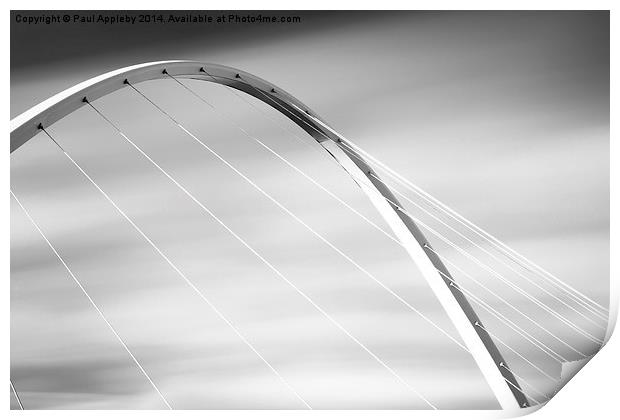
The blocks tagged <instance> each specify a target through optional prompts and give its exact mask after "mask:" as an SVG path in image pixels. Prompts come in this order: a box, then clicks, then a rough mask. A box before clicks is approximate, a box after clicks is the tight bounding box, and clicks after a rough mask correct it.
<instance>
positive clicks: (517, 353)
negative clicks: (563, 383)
mask: <svg viewBox="0 0 620 420" xmlns="http://www.w3.org/2000/svg"><path fill="white" fill-rule="evenodd" d="M476 326H477V327H478V328H480V329H482V330H484V331H486V333H487V334H489V335H490V336H492V337H493V338H495V339H496V340H497V341H498V342H500V343H501V344H502V345H503V346H505V347H506V348H507V349H509V350H511V351H512V352H513V353H514V354H516V355H517V356H519V357H520V358H521V359H523V360H525V361H526V362H527V363H529V364H530V365H531V366H533V367H534V368H536V369H538V368H537V367H536V365H534V364H532V362H530V361H529V360H528V359H527V358H526V357H524V356H523V355H522V354H521V353H519V352H518V351H516V350H515V349H513V348H512V347H510V346H509V345H508V344H506V343H505V342H503V341H502V340H500V339H499V338H498V337H497V336H495V335H494V334H491V333H490V332H489V330H487V329H486V328H485V327H483V326H482V325H480V324H477V325H476ZM500 367H501V368H504V369H506V370H507V371H508V372H510V373H512V374H513V375H514V376H515V378H517V379H519V381H521V382H523V383H524V384H526V385H527V386H529V387H530V388H532V389H533V390H534V391H536V392H537V393H538V394H540V395H542V396H543V397H545V398H547V399H548V398H549V397H548V395H547V394H545V393H544V392H541V391H540V390H538V389H537V388H536V387H534V386H533V385H532V384H530V383H529V382H528V381H526V380H525V379H523V377H522V376H519V375H517V374H516V373H514V371H513V370H512V369H510V368H509V367H508V366H506V365H505V364H504V363H503V362H502V363H500ZM538 370H539V372H541V373H542V374H543V375H545V376H547V377H548V378H549V379H551V380H552V381H553V382H554V383H557V382H558V380H559V378H552V377H551V376H549V375H547V374H546V373H545V372H543V371H542V370H540V369H538Z"/></svg>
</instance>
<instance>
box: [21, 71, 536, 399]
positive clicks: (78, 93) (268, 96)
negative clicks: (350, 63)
mask: <svg viewBox="0 0 620 420" xmlns="http://www.w3.org/2000/svg"><path fill="white" fill-rule="evenodd" d="M165 78H171V79H174V80H177V81H178V80H179V79H197V80H202V81H207V82H212V83H217V84H221V85H226V86H229V87H231V88H233V89H237V90H239V91H242V92H244V93H246V94H249V95H251V96H253V97H255V98H256V99H258V100H260V101H262V102H264V103H265V104H267V105H269V106H271V107H273V108H274V109H276V110H277V111H278V112H280V113H282V114H283V115H284V116H286V117H287V118H289V119H290V120H291V121H293V122H294V123H295V124H296V125H298V126H299V127H300V128H301V129H303V130H304V131H305V132H306V133H308V134H309V135H310V136H311V137H312V138H314V139H315V140H316V141H317V142H318V143H319V144H320V145H321V146H322V147H323V148H324V149H325V151H327V152H328V154H329V155H330V156H331V157H332V158H333V159H335V160H336V161H337V162H338V163H339V164H340V165H341V166H342V167H343V169H344V170H345V171H346V172H347V173H348V174H349V175H351V177H353V179H354V180H355V181H356V183H357V184H358V185H359V186H360V188H361V189H362V190H363V191H364V193H365V194H366V195H367V196H368V198H369V199H370V201H371V202H372V204H373V205H374V207H375V208H376V209H377V210H378V211H379V213H380V214H381V216H382V217H383V219H384V220H385V221H386V222H387V224H388V225H389V226H390V228H391V229H392V231H393V233H394V234H395V235H396V237H397V239H398V241H399V242H400V243H401V244H402V245H403V247H404V248H405V250H406V251H407V253H408V254H409V256H410V257H411V258H412V259H413V260H414V262H415V264H416V265H417V267H418V268H419V270H420V271H421V273H422V275H423V277H424V279H425V280H426V282H427V283H428V285H429V286H430V288H431V289H432V291H433V292H434V294H435V295H436V296H437V298H438V300H439V302H440V303H441V305H442V307H443V308H444V310H445V311H446V313H447V314H448V316H449V318H450V320H451V321H452V323H453V324H454V325H455V327H456V329H457V331H458V332H459V333H460V335H461V337H462V339H463V341H464V343H465V345H466V346H467V349H468V350H469V352H470V353H471V355H472V356H473V358H474V360H475V361H476V363H477V365H478V367H479V368H480V370H481V372H482V374H483V376H484V377H485V379H486V381H487V382H488V384H489V386H490V388H491V389H492V391H493V392H494V394H495V397H496V398H497V401H498V402H499V404H500V405H501V407H502V408H504V409H515V408H523V407H529V405H530V403H529V401H528V398H527V397H526V395H525V394H524V393H523V391H522V389H521V387H520V385H519V383H518V381H517V378H515V376H514V375H513V373H512V371H511V370H510V369H509V368H508V365H507V362H506V361H505V359H504V358H503V356H502V354H501V352H500V351H499V349H498V347H497V346H496V344H495V342H494V341H493V338H492V337H491V336H490V335H489V333H488V332H487V330H486V329H485V328H484V326H483V324H482V321H481V320H480V318H479V317H478V315H477V314H476V312H475V311H474V309H473V307H472V306H471V305H470V303H469V301H468V299H467V298H466V296H465V294H464V293H463V292H462V291H461V289H460V288H459V286H458V285H457V284H456V283H455V281H454V280H453V278H452V276H451V275H450V273H449V271H448V269H447V268H446V266H445V265H444V264H443V262H442V260H441V258H440V257H439V255H438V254H437V253H436V252H434V251H433V248H432V246H431V244H430V243H429V241H428V240H427V238H426V237H425V236H424V234H423V233H422V231H421V230H420V229H419V228H418V226H417V225H416V224H415V222H414V221H413V220H412V219H411V218H410V217H407V215H406V214H405V213H403V212H402V211H400V210H401V209H402V206H401V204H400V203H399V201H398V199H397V198H396V196H395V195H394V194H393V193H392V191H391V190H390V188H389V187H388V186H387V185H386V184H385V183H384V182H382V181H381V179H380V178H379V177H378V175H377V173H376V172H375V171H374V170H373V168H372V167H371V165H370V164H369V163H368V162H367V161H366V160H365V159H364V157H363V156H362V155H361V154H360V153H358V152H357V151H356V149H355V147H353V146H352V144H351V143H349V141H348V140H347V139H346V138H345V137H344V136H342V135H341V134H340V133H338V132H337V131H335V130H334V129H333V128H331V127H330V126H329V125H328V124H327V123H326V122H325V121H324V120H323V119H322V118H320V117H319V116H318V115H317V114H316V113H315V112H314V111H312V110H311V109H310V108H309V107H307V106H306V105H304V104H303V103H302V102H301V101H299V100H297V99H296V98H294V97H293V96H292V95H290V94H288V93H287V92H285V91H284V90H282V89H280V88H279V87H277V86H275V85H274V84H272V83H269V82H267V81H265V80H263V79H261V78H259V77H256V76H254V75H252V74H249V73H247V72H244V71H242V70H238V69H235V68H232V67H227V66H222V65H216V64H206V63H200V62H195V61H183V60H174V61H159V62H152V63H144V64H138V65H134V66H130V67H125V68H121V69H118V70H114V71H111V72H109V73H105V74H103V75H101V76H97V77H94V78H92V79H90V80H87V81H85V82H82V83H80V84H78V85H76V86H74V87H72V88H69V89H67V90H65V91H64V92H61V93H59V94H57V95H56V96H54V97H52V98H50V99H48V100H46V101H44V102H42V103H41V104H39V105H37V106H35V107H33V108H31V109H30V110H28V111H26V112H24V113H23V114H21V115H19V116H17V117H16V118H14V119H13V120H11V136H10V152H11V153H13V152H14V151H16V150H17V149H19V147H20V146H22V145H23V144H24V143H26V142H27V141H28V140H29V139H31V138H32V137H33V136H35V135H36V134H37V133H39V132H40V131H41V130H45V129H46V128H47V127H49V126H51V125H52V124H54V123H55V122H57V121H59V120H61V119H62V118H63V117H65V116H67V115H69V114H71V113H72V112H74V111H76V110H77V109H79V108H81V107H83V106H88V105H89V104H90V103H91V102H92V101H95V100H97V99H99V98H101V97H104V96H106V95H108V94H110V93H113V92H115V91H117V90H120V89H123V88H127V87H133V85H135V84H139V83H140V82H144V81H148V80H155V79H165ZM421 345H423V344H422V343H421Z"/></svg>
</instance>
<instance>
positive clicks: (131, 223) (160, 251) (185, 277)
mask: <svg viewBox="0 0 620 420" xmlns="http://www.w3.org/2000/svg"><path fill="white" fill-rule="evenodd" d="M42 130H43V131H44V132H45V133H46V134H47V136H48V137H49V138H50V139H51V140H52V141H53V142H54V143H55V144H56V145H57V146H58V147H59V148H60V150H61V151H62V152H63V153H64V155H65V156H66V157H67V158H68V159H69V160H70V161H71V163H73V165H74V166H75V167H76V168H77V169H78V170H79V171H80V172H81V173H82V175H84V177H85V178H86V179H88V181H90V183H91V184H92V185H93V186H94V187H95V188H96V189H97V190H98V191H99V192H100V193H101V194H102V195H103V196H104V198H105V199H106V200H107V201H108V202H109V203H110V204H111V205H112V206H113V207H114V208H115V209H116V210H117V211H118V213H119V214H120V215H121V216H123V218H124V219H125V220H127V222H128V223H129V224H130V225H131V226H132V227H133V228H134V229H135V230H136V231H137V232H138V233H139V234H140V236H142V237H143V238H144V239H145V240H146V241H147V242H148V243H149V245H151V247H152V248H153V249H154V250H155V251H156V252H157V253H158V254H159V255H160V256H161V257H162V258H163V259H164V260H165V261H166V262H167V263H168V265H169V266H170V267H171V268H172V269H173V270H174V271H175V272H176V273H177V274H178V275H179V276H180V277H181V278H182V279H183V280H184V281H185V283H186V284H187V285H188V286H189V287H190V288H191V289H192V290H193V291H194V292H195V293H196V294H197V295H198V296H199V297H200V298H201V299H202V300H203V301H204V302H205V303H206V304H207V305H208V306H209V307H210V308H211V309H212V310H213V312H215V313H216V314H217V316H218V317H219V318H220V319H221V320H222V321H224V323H226V324H227V325H228V326H229V327H230V328H231V329H232V330H233V332H234V333H235V334H236V335H237V336H238V337H239V339H241V341H243V342H244V343H245V344H246V345H247V346H248V347H249V348H250V350H252V352H254V354H256V356H257V357H258V358H259V359H261V360H262V361H263V363H265V365H266V366H267V367H268V368H269V369H270V370H271V371H272V372H273V373H274V374H275V375H276V376H277V377H278V378H279V379H280V381H281V382H282V383H283V384H284V385H285V386H286V387H287V388H288V389H289V390H290V391H291V392H292V393H293V394H294V395H295V396H296V397H297V399H299V400H300V401H301V402H302V403H303V404H304V406H306V408H308V409H311V408H312V407H310V405H309V404H308V403H307V402H306V401H305V400H304V399H303V398H302V397H301V395H299V393H298V392H297V391H296V390H295V389H294V388H293V387H292V386H291V385H290V384H289V382H288V381H286V380H285V379H284V377H283V376H282V375H280V373H279V372H278V371H277V370H276V369H275V368H274V367H273V365H271V363H269V362H268V361H267V359H265V358H264V357H263V356H262V354H261V353H260V352H259V351H258V350H257V349H256V347H254V345H252V343H251V342H250V341H249V340H248V339H247V338H246V337H245V336H244V335H243V334H242V333H241V331H240V330H239V329H238V328H237V327H236V326H235V325H234V324H233V323H232V322H231V321H230V320H229V319H228V318H227V317H226V316H225V315H224V314H223V313H222V312H221V311H220V310H219V309H218V308H217V307H216V306H215V305H214V304H213V303H212V302H211V301H210V300H209V299H208V298H207V297H206V296H205V295H204V294H203V293H202V292H201V291H200V289H199V288H198V287H196V285H195V284H194V283H193V282H192V281H191V280H190V279H189V278H188V277H187V276H186V275H185V274H184V273H183V272H182V271H181V270H180V269H179V268H178V267H177V266H176V264H174V263H173V262H172V261H171V260H170V258H168V256H167V255H166V254H165V253H164V252H163V251H162V250H161V249H160V248H159V247H158V246H157V245H155V243H154V242H153V241H152V240H151V239H150V238H149V237H148V236H147V235H146V233H144V231H143V230H142V229H141V228H140V227H138V225H137V224H136V223H135V222H134V221H133V220H132V219H131V218H130V217H129V216H128V215H127V214H126V213H125V212H124V211H123V210H122V209H121V208H120V207H119V206H118V205H117V204H116V202H114V200H112V198H110V196H109V195H108V194H107V193H106V192H105V191H104V190H103V189H101V187H100V186H99V185H98V184H97V183H96V182H95V181H94V180H93V179H92V178H91V177H90V175H88V174H87V173H86V171H84V169H82V167H81V166H80V165H79V164H78V163H77V162H76V161H75V160H73V158H72V157H71V156H70V155H69V154H68V153H67V152H66V151H65V150H64V149H63V148H62V147H61V146H60V144H58V142H57V141H56V140H55V139H54V138H53V137H52V136H51V135H50V133H49V132H48V131H47V130H45V129H42ZM50 246H51V245H50ZM68 269H69V268H68V267H67V270H68Z"/></svg>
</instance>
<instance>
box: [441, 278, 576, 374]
mask: <svg viewBox="0 0 620 420" xmlns="http://www.w3.org/2000/svg"><path fill="white" fill-rule="evenodd" d="M437 272H439V274H441V275H442V276H443V277H444V278H446V279H447V280H449V281H450V282H451V283H452V284H455V285H456V282H455V281H454V279H453V278H452V277H450V276H448V275H447V274H445V273H443V272H442V271H440V270H437ZM453 287H455V288H457V289H458V290H460V291H461V292H463V293H464V294H466V295H467V296H468V297H470V298H471V299H473V300H474V302H476V303H477V304H478V305H479V306H481V307H482V308H483V309H484V310H486V311H487V312H489V313H490V314H491V315H493V316H494V317H495V318H497V319H498V320H500V321H501V322H502V323H503V324H504V325H506V326H507V327H509V328H510V329H512V330H513V331H514V332H516V333H517V334H519V335H520V336H521V337H523V338H524V339H525V340H526V341H528V342H530V343H531V344H533V345H534V346H535V347H537V348H538V349H539V350H541V351H542V352H543V353H545V354H546V355H547V356H549V357H550V358H551V359H553V360H555V361H556V362H558V363H563V362H566V361H567V360H568V359H566V358H565V357H563V356H562V355H560V354H558V353H557V352H555V351H554V350H553V349H551V348H549V347H548V346H547V345H546V344H544V343H542V342H541V341H540V340H538V339H537V338H535V337H534V336H532V335H531V334H530V333H528V332H527V331H525V330H524V329H523V328H522V327H520V326H518V325H517V324H516V323H515V322H513V321H512V320H510V319H509V318H508V317H507V316H505V315H504V314H502V313H501V312H499V311H498V310H497V309H495V308H493V307H492V306H491V305H490V304H489V303H487V302H486V301H485V300H483V299H482V298H480V297H478V296H477V295H475V294H473V293H472V292H470V291H469V290H467V289H465V288H464V287H463V286H461V285H458V286H453Z"/></svg>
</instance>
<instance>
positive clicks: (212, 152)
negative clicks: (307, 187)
mask: <svg viewBox="0 0 620 420" xmlns="http://www.w3.org/2000/svg"><path fill="white" fill-rule="evenodd" d="M130 86H131V87H132V88H133V89H134V90H135V91H136V92H138V93H139V94H140V95H142V97H144V98H145V99H146V100H147V101H148V102H150V103H151V104H152V105H153V106H154V107H155V108H157V109H158V110H159V111H160V112H162V113H163V114H164V115H166V116H167V117H168V118H170V120H171V121H172V122H173V123H174V124H176V125H177V126H178V127H179V128H180V129H181V130H182V131H184V132H185V133H186V134H187V135H188V136H189V137H191V138H192V139H193V140H195V141H196V142H197V143H198V144H200V145H201V146H202V147H204V148H205V149H206V150H207V151H209V152H210V153H211V154H212V155H213V156H215V157H216V158H217V159H218V160H219V161H221V162H222V163H223V164H224V165H226V166H227V167H228V168H229V169H231V170H232V171H233V172H235V173H236V174H237V175H239V176H240V177H241V178H242V179H243V180H244V181H246V182H247V183H248V184H250V185H251V186H252V187H254V188H255V189H256V190H257V191H259V192H260V193H261V194H262V195H264V196H265V197H266V198H267V199H269V200H270V201H271V202H272V203H274V204H275V205H276V206H278V207H279V208H280V209H281V210H282V211H284V212H285V213H286V214H288V215H289V216H290V217H292V218H293V219H294V220H295V221H297V222H298V223H299V224H301V225H302V226H304V227H305V228H306V229H307V230H308V231H310V232H311V233H312V234H313V235H315V236H316V237H317V238H318V239H319V240H321V241H322V242H323V243H325V244H326V245H327V246H329V247H330V248H331V249H332V250H334V251H335V252H336V253H337V254H339V255H340V256H342V257H343V258H344V259H345V260H346V261H348V262H349V263H350V264H351V265H353V266H354V267H355V268H357V269H358V270H359V271H361V272H362V273H364V274H365V275H366V276H368V277H369V278H370V279H371V280H373V281H374V282H375V283H377V284H378V285H379V286H381V287H382V288H383V289H384V290H386V291H387V292H388V293H389V294H391V295H392V296H393V297H394V298H396V299H397V300H398V301H399V302H401V303H402V304H403V305H405V306H406V307H408V308H409V309H411V310H412V311H414V312H415V313H417V314H418V315H419V316H420V317H422V318H423V319H424V320H425V321H427V322H428V323H430V324H431V325H432V326H434V327H435V328H436V329H437V330H438V331H440V332H442V333H443V334H444V335H445V336H446V337H448V338H449V339H450V340H451V341H452V342H454V343H455V344H457V345H458V346H459V347H461V348H462V349H463V350H465V351H467V352H469V350H468V349H467V348H466V347H465V346H463V345H462V344H461V343H460V342H459V341H458V340H456V339H455V338H454V337H452V336H451V335H450V334H449V333H448V332H446V331H445V330H443V329H442V328H441V327H439V326H438V325H436V324H435V323H434V322H433V321H431V320H430V319H429V318H428V317H427V316H426V315H424V314H423V313H422V312H420V311H419V310H418V309H416V308H415V307H413V306H412V305H411V304H410V303H409V302H407V301H406V300H405V299H403V298H402V297H401V296H400V295H398V294H397V293H396V292H394V291H393V290H392V289H390V288H389V287H388V286H386V285H385V284H384V283H383V282H381V281H380V280H379V279H377V278H376V277H375V276H374V275H373V274H372V273H370V272H369V271H368V270H366V269H365V268H363V267H362V266H360V265H359V264H358V263H357V262H355V261H354V260H353V259H352V258H351V257H349V256H348V255H347V254H346V253H344V252H343V251H341V250H340V249H339V248H338V247H336V246H335V245H334V244H332V243H331V242H330V241H329V240H328V239H327V238H325V237H324V236H323V235H321V234H320V233H318V232H317V231H316V230H314V229H313V228H312V227H311V226H309V225H308V224H307V223H306V222H304V221H303V220H302V219H300V218H299V217H298V216H297V215H296V214H294V213H293V212H292V211H290V210H289V209H288V208H287V207H286V206H284V205H283V204H282V203H280V202H279V201H278V200H277V199H275V198H274V197H273V196H272V195H270V194H269V193H267V192H266V191H265V190H264V189H262V188H261V187H260V186H259V185H258V184H256V183H255V182H254V181H252V180H251V179H250V178H248V177H247V176H246V175H245V174H244V173H242V172H241V171H239V169H237V168H236V167H235V166H234V165H232V164H231V163H230V162H228V161H227V160H226V159H224V158H223V157H222V156H221V155H220V154H218V153H217V152H216V151H214V150H213V149H211V148H210V147H209V146H207V145H206V144H205V143H204V142H202V141H201V140H200V139H199V138H198V137H196V136H195V135H194V134H192V133H191V132H190V131H189V130H187V129H186V128H185V127H184V126H183V125H182V124H181V123H179V122H178V121H176V120H175V119H174V118H173V117H172V116H171V115H170V114H168V113H167V112H166V111H164V110H163V109H162V108H160V107H159V106H158V105H157V104H155V103H154V102H153V101H151V100H150V99H149V98H148V97H146V96H145V95H144V94H143V93H142V92H140V91H139V90H138V89H137V88H136V87H135V86H133V85H130Z"/></svg>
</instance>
